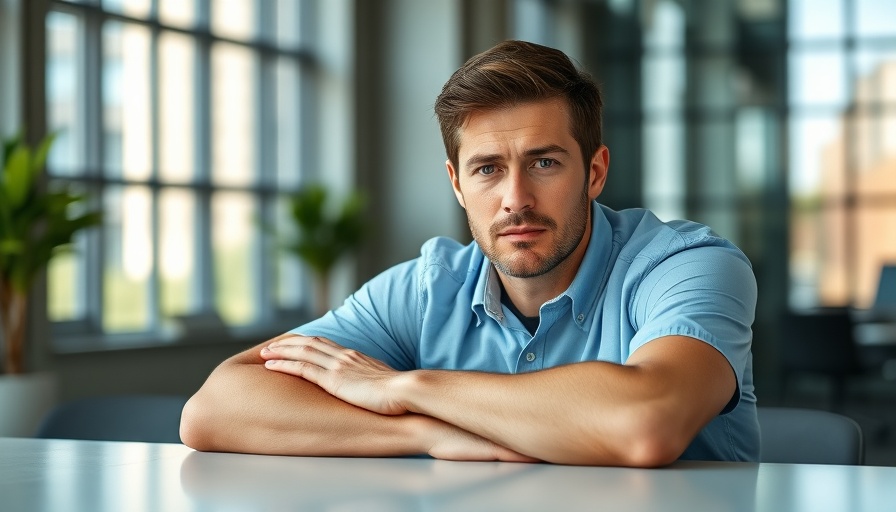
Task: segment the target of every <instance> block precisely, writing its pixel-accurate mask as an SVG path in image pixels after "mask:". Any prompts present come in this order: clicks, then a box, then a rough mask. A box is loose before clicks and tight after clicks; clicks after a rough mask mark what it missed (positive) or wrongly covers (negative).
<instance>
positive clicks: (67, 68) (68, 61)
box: [46, 12, 86, 175]
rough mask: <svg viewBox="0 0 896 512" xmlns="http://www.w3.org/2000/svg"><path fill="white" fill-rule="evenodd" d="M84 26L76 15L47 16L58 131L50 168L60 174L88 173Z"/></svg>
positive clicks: (52, 112) (51, 97) (51, 115)
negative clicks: (83, 97) (80, 44)
mask: <svg viewBox="0 0 896 512" xmlns="http://www.w3.org/2000/svg"><path fill="white" fill-rule="evenodd" d="M80 31H81V24H80V22H79V20H78V18H76V17H75V16H72V15H70V14H64V13H60V12H50V13H48V14H47V76H46V81H47V83H46V93H47V128H48V129H49V130H50V131H51V132H55V133H56V134H57V136H56V142H55V143H54V144H53V148H52V150H51V151H50V155H49V157H48V160H47V168H48V169H49V171H50V172H51V173H53V174H56V175H74V174H80V173H83V172H84V168H85V162H84V151H83V148H84V147H85V145H86V144H85V142H84V130H83V129H82V127H83V116H84V114H83V112H81V109H80V101H79V100H80V98H81V95H82V94H83V91H82V90H81V84H82V83H83V80H82V79H81V76H82V66H81V61H80V59H79V58H78V55H79V52H78V40H79V38H80Z"/></svg>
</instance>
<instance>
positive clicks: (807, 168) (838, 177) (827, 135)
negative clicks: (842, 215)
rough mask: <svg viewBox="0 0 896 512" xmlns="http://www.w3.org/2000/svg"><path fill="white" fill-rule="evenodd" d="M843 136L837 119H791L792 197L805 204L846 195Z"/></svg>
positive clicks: (841, 124) (842, 127)
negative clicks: (822, 197)
mask: <svg viewBox="0 0 896 512" xmlns="http://www.w3.org/2000/svg"><path fill="white" fill-rule="evenodd" d="M843 133H844V126H843V121H842V119H841V118H839V117H834V116H818V117H792V118H791V122H790V185H789V186H790V195H791V197H793V198H795V199H799V200H803V201H806V200H818V199H819V198H820V197H821V196H822V195H824V196H827V197H842V196H843V194H845V191H846V179H845V171H844V162H845V161H846V160H845V158H846V157H845V155H844V153H843V151H844V145H843Z"/></svg>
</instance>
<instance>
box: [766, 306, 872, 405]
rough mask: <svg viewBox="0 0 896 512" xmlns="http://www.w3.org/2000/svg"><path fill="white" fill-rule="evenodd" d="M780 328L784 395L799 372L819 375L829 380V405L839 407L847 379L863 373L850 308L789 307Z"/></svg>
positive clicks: (843, 398) (844, 396)
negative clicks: (804, 310) (830, 390)
mask: <svg viewBox="0 0 896 512" xmlns="http://www.w3.org/2000/svg"><path fill="white" fill-rule="evenodd" d="M780 332H781V369H782V377H783V382H782V384H783V386H782V391H783V393H784V396H785V398H786V396H787V391H788V389H789V388H790V386H791V385H792V384H793V382H794V379H795V378H796V377H797V376H798V375H799V374H814V375H820V376H823V377H825V378H827V379H828V380H829V381H830V382H831V384H832V387H833V390H832V397H831V402H830V405H831V408H832V409H834V410H837V411H841V410H842V409H843V405H844V401H845V399H846V389H847V386H848V380H849V379H850V378H853V377H856V376H859V375H862V374H863V373H864V368H863V367H862V365H861V364H860V361H859V357H858V349H857V346H856V342H855V338H854V337H853V320H852V316H851V314H850V311H849V310H848V309H846V308H825V309H818V310H812V311H806V312H795V311H788V312H786V313H784V315H782V317H781V324H780Z"/></svg>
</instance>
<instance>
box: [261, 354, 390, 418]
mask: <svg viewBox="0 0 896 512" xmlns="http://www.w3.org/2000/svg"><path fill="white" fill-rule="evenodd" d="M260 355H261V357H262V358H263V359H265V367H266V368H268V369H270V370H274V371H278V372H282V373H286V374H289V375H295V376H296V377H301V378H303V379H305V380H307V381H309V382H313V383H315V384H317V385H318V386H320V387H321V388H323V389H324V390H325V391H326V392H327V393H330V394H331V395H333V396H335V397H336V398H339V399H340V400H342V401H344V402H348V403H350V404H352V405H356V406H358V407H362V408H364V409H367V410H369V411H372V412H375V413H378V414H388V415H396V414H404V413H405V412H407V409H406V408H404V407H403V406H402V405H401V404H400V403H399V402H398V401H397V400H395V399H394V398H393V397H392V396H391V395H392V394H393V392H392V387H393V386H392V384H393V380H394V379H395V378H396V377H397V376H398V375H400V372H397V371H395V370H393V369H392V368H390V367H389V366H388V365H386V364H385V363H383V362H382V361H379V360H377V359H374V358H372V357H368V356H366V355H364V354H362V353H360V352H358V351H356V350H350V349H347V348H345V347H342V346H341V345H338V344H336V343H334V342H332V341H330V340H328V339H326V338H321V337H318V336H292V337H288V338H283V339H280V340H278V341H276V342H274V343H271V344H270V345H268V346H267V347H265V348H263V349H262V350H261V354H260Z"/></svg>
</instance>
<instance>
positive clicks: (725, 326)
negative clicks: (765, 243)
mask: <svg viewBox="0 0 896 512" xmlns="http://www.w3.org/2000/svg"><path fill="white" fill-rule="evenodd" d="M756 297H757V288H756V279H755V277H754V275H753V270H752V268H751V267H750V264H749V262H748V261H747V260H746V257H745V256H743V253H741V252H740V251H739V250H737V249H736V248H733V247H720V246H711V247H698V248H693V249H687V250H684V251H681V252H679V253H676V254H674V255H672V256H670V257H668V258H667V259H665V260H664V261H662V262H660V263H659V264H657V265H656V266H655V267H654V268H653V269H652V270H650V271H649V272H648V273H647V274H646V275H644V276H643V277H642V279H641V282H640V284H639V286H638V287H637V290H636V292H635V293H634V294H633V296H632V300H631V306H630V312H629V315H630V318H631V320H632V324H633V326H634V327H635V329H636V334H635V336H634V338H633V339H632V340H631V345H630V347H629V348H630V350H629V354H631V353H633V352H634V351H635V350H637V349H638V348H639V347H641V346H642V345H644V344H645V343H647V342H649V341H651V340H654V339H656V338H660V337H663V336H670V335H681V336H688V337H692V338H696V339H699V340H702V341H704V342H706V343H709V344H710V345H712V346H713V347H715V348H716V349H717V350H719V352H721V353H722V355H724V356H725V358H726V359H727V360H728V362H729V364H730V365H731V367H732V369H733V370H734V372H735V375H736V378H737V386H738V390H740V389H742V387H743V382H744V372H745V370H746V368H747V365H748V363H749V360H750V346H751V344H752V338H753V334H752V329H751V326H752V324H753V319H754V316H755V311H756ZM738 396H739V393H738V394H736V395H735V399H734V400H732V402H731V403H729V404H728V407H726V409H725V411H724V412H728V411H730V410H732V409H733V408H734V407H735V406H736V405H737V397H738Z"/></svg>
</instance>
